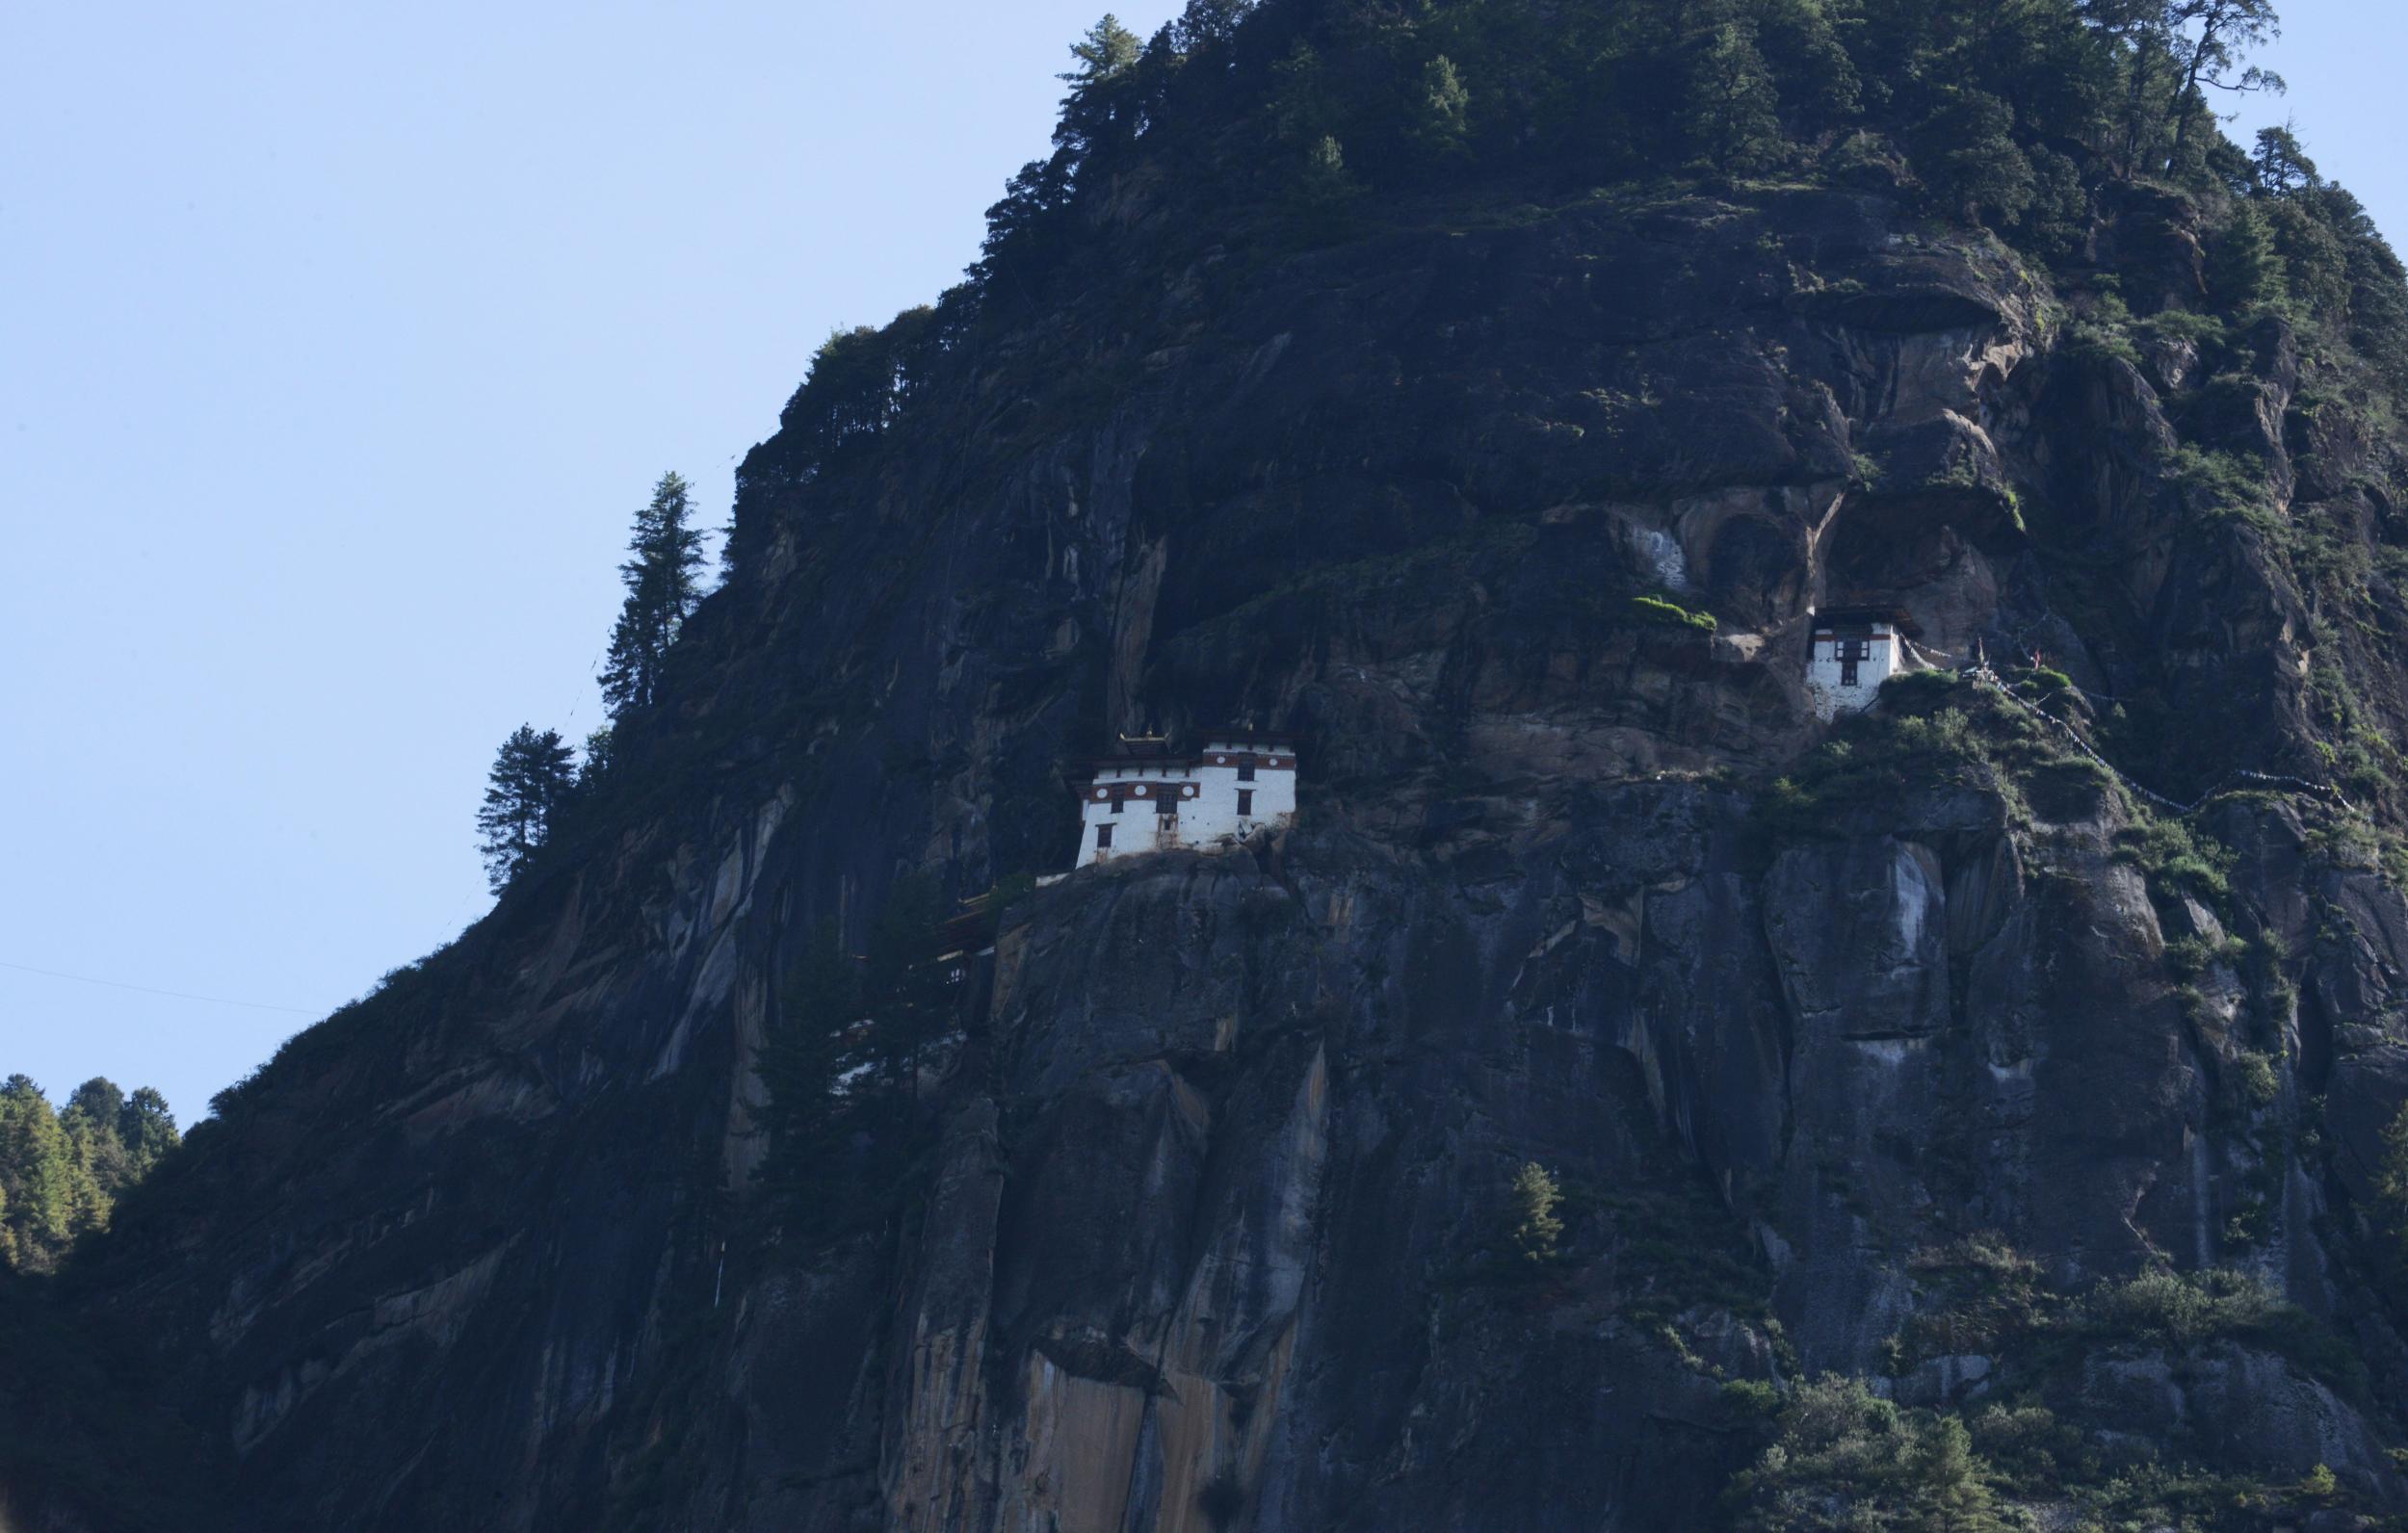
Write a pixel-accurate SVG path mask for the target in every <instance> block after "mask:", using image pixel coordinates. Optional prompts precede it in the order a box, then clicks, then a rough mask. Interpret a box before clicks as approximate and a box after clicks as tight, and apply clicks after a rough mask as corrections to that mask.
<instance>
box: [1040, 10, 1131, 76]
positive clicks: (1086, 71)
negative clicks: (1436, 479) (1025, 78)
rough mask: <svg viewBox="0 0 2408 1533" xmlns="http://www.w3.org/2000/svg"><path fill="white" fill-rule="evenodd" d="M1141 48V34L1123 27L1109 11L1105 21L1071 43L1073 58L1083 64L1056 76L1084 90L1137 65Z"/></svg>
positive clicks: (1088, 29) (1099, 22) (1118, 19)
mask: <svg viewBox="0 0 2408 1533" xmlns="http://www.w3.org/2000/svg"><path fill="white" fill-rule="evenodd" d="M1141 51H1142V45H1141V44H1140V43H1139V41H1138V35H1137V34H1136V33H1134V32H1132V31H1130V30H1129V29H1128V28H1127V27H1124V26H1122V25H1121V24H1120V18H1119V17H1118V16H1115V15H1113V14H1112V13H1111V12H1109V11H1107V12H1105V13H1104V19H1103V20H1101V21H1098V22H1097V23H1095V25H1093V26H1091V27H1089V28H1087V29H1086V36H1085V37H1083V38H1081V39H1079V40H1078V41H1076V42H1074V43H1072V44H1071V45H1070V53H1071V57H1073V58H1075V59H1077V60H1078V61H1079V66H1078V67H1077V68H1076V69H1073V70H1071V71H1070V72H1069V73H1068V74H1063V75H1057V76H1056V77H1055V78H1057V79H1059V80H1062V81H1064V82H1066V83H1068V84H1070V85H1072V86H1076V87H1078V88H1080V89H1082V90H1084V89H1086V87H1088V86H1092V85H1098V84H1101V83H1102V82H1104V81H1106V80H1109V79H1111V78H1112V76H1114V75H1116V74H1118V73H1120V71H1122V70H1123V69H1126V68H1128V67H1129V66H1130V65H1134V64H1136V63H1137V62H1138V55H1139V53H1140V52H1141Z"/></svg>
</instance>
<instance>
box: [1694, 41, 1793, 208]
mask: <svg viewBox="0 0 2408 1533" xmlns="http://www.w3.org/2000/svg"><path fill="white" fill-rule="evenodd" d="M1686 105H1687V111H1686V113H1685V114H1684V116H1685V122H1684V126H1685V128H1686V129H1687V132H1688V139H1689V142H1690V143H1693V144H1694V145H1696V147H1697V151H1698V155H1699V157H1700V158H1701V159H1702V160H1704V161H1705V162H1706V163H1707V164H1708V165H1709V166H1712V167H1713V168H1714V169H1721V170H1728V171H1734V172H1739V173H1744V172H1746V171H1749V170H1759V169H1764V168H1765V167H1767V166H1768V165H1771V164H1772V163H1774V162H1775V161H1777V160H1778V159H1779V158H1780V157H1781V150H1782V146H1783V141H1782V137H1781V119H1780V116H1779V113H1780V106H1781V96H1780V92H1779V91H1778V90H1776V89H1775V88H1774V86H1773V83H1772V71H1771V70H1770V69H1768V68H1767V67H1766V65H1765V59H1764V55H1763V54H1761V53H1759V52H1758V51H1757V49H1756V29H1755V28H1754V27H1752V26H1750V25H1748V24H1747V23H1745V22H1741V21H1728V22H1724V23H1723V24H1722V25H1721V26H1718V27H1716V28H1714V30H1713V31H1711V32H1709V33H1707V34H1706V36H1705V39H1704V44H1703V46H1702V47H1700V48H1699V49H1698V51H1697V54H1696V56H1695V59H1694V61H1693V63H1692V65H1691V66H1690V70H1689V81H1688V102H1687V104H1686Z"/></svg>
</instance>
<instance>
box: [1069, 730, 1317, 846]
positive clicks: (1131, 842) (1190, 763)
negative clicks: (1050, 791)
mask: <svg viewBox="0 0 2408 1533" xmlns="http://www.w3.org/2000/svg"><path fill="white" fill-rule="evenodd" d="M1120 747H1121V748H1120V752H1119V754H1117V755H1113V756H1106V757H1104V758H1102V759H1100V760H1098V761H1094V762H1091V763H1089V764H1088V765H1089V766H1090V767H1091V768H1092V770H1091V771H1090V772H1089V773H1088V774H1087V775H1086V777H1085V779H1084V780H1083V781H1082V782H1081V783H1080V785H1079V789H1078V793H1079V803H1080V815H1079V861H1078V864H1077V866H1079V867H1081V868H1085V867H1086V865H1087V864H1089V863H1095V862H1103V861H1106V860H1107V859H1109V858H1113V857H1129V856H1134V855H1136V854H1137V853H1139V852H1148V851H1167V850H1168V849H1170V848H1171V847H1173V846H1191V847H1198V848H1202V849H1207V850H1209V849H1211V848H1213V847H1216V846H1234V845H1236V844H1239V843H1240V842H1243V841H1244V840H1245V839H1246V838H1247V837H1248V836H1251V835H1253V834H1254V833H1255V832H1256V831H1258V830H1261V829H1263V828H1264V827H1266V826H1269V825H1279V824H1285V823H1286V822H1287V821H1289V820H1290V819H1292V818H1295V817H1296V742H1295V741H1294V740H1292V739H1291V738H1290V737H1288V736H1285V735H1266V734H1262V733H1260V732H1257V731H1252V730H1227V729H1224V730H1217V731H1215V732H1213V733H1212V734H1209V735H1207V736H1205V737H1204V748H1203V749H1202V750H1200V751H1191V752H1173V751H1171V750H1170V749H1169V748H1168V745H1167V742H1166V741H1163V740H1161V739H1157V738H1152V737H1147V738H1143V739H1136V740H1133V739H1131V738H1129V737H1128V736H1125V735H1124V736H1122V737H1121V741H1120Z"/></svg>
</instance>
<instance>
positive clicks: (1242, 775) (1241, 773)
mask: <svg viewBox="0 0 2408 1533" xmlns="http://www.w3.org/2000/svg"><path fill="white" fill-rule="evenodd" d="M1253 780H1254V764H1253V763H1252V762H1250V761H1249V762H1243V763H1241V764H1240V765H1239V766H1238V781H1240V782H1242V783H1250V782H1252V781H1253Z"/></svg>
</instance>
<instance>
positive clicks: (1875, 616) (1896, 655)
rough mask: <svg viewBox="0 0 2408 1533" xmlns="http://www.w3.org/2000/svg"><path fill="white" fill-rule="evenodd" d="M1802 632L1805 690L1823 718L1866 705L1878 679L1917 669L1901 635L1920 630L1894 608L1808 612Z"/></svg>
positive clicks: (1905, 637)
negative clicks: (1804, 633)
mask: <svg viewBox="0 0 2408 1533" xmlns="http://www.w3.org/2000/svg"><path fill="white" fill-rule="evenodd" d="M1806 631H1807V633H1808V635H1809V636H1810V637H1809V639H1808V645H1807V651H1806V695H1807V696H1808V697H1809V698H1811V699H1813V701H1814V705H1815V716H1816V717H1818V718H1819V719H1822V720H1823V721H1824V722H1825V723H1828V722H1829V721H1831V720H1832V719H1834V718H1837V717H1839V716H1840V715H1842V714H1856V713H1862V712H1863V711H1864V710H1866V709H1868V708H1871V706H1872V700H1873V697H1874V695H1875V694H1876V693H1878V692H1879V691H1880V690H1881V684H1882V683H1883V682H1886V681H1888V680H1889V679H1890V678H1891V677H1893V676H1895V675H1897V674H1898V672H1899V671H1902V670H1915V669H1918V668H1920V665H1919V663H1918V662H1917V661H1916V660H1915V658H1914V656H1913V654H1912V651H1911V646H1910V645H1909V644H1908V643H1907V640H1908V638H1910V637H1912V636H1914V635H1915V634H1917V633H1920V632H1921V630H1920V629H1918V628H1917V627H1916V626H1915V624H1914V622H1913V620H1912V619H1910V618H1908V617H1907V615H1906V614H1905V613H1904V612H1901V611H1898V610H1896V609H1895V608H1887V607H1834V608H1832V609H1830V610H1829V611H1819V612H1811V613H1809V614H1808V620H1807V624H1806Z"/></svg>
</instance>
